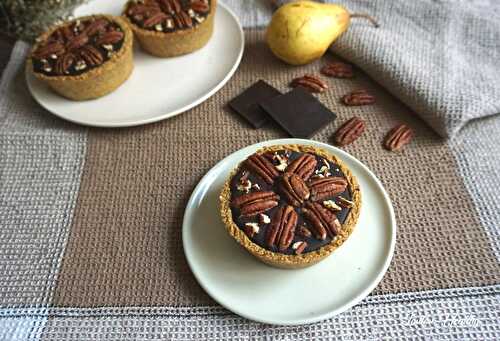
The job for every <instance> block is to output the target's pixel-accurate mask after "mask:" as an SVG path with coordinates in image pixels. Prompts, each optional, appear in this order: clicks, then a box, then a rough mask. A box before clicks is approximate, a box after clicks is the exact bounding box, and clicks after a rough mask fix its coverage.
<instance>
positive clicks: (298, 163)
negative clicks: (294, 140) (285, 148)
mask: <svg viewBox="0 0 500 341" xmlns="http://www.w3.org/2000/svg"><path fill="white" fill-rule="evenodd" d="M317 164H318V161H317V160H316V158H315V157H314V156H313V155H311V154H302V155H301V156H299V157H298V158H296V159H295V160H293V161H292V162H291V163H290V164H289V165H288V167H287V169H286V171H287V172H288V173H295V174H297V175H298V176H299V177H300V178H302V180H304V181H307V180H309V178H310V177H311V175H312V174H313V173H314V169H315V168H316V165H317Z"/></svg>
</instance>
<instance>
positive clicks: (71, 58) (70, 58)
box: [56, 53, 75, 75]
mask: <svg viewBox="0 0 500 341" xmlns="http://www.w3.org/2000/svg"><path fill="white" fill-rule="evenodd" d="M74 62H75V55H74V54H72V53H65V54H63V55H62V57H61V58H59V59H58V60H57V62H56V72H57V74H59V75H63V74H65V73H66V72H67V71H68V70H69V68H70V67H71V65H73V63H74Z"/></svg>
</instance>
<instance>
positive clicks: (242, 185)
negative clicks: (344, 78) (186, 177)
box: [220, 145, 361, 268]
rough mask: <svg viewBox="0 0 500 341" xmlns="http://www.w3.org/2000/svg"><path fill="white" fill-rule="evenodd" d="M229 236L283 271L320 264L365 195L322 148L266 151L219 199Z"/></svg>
mask: <svg viewBox="0 0 500 341" xmlns="http://www.w3.org/2000/svg"><path fill="white" fill-rule="evenodd" d="M220 200H221V215H222V220H223V222H224V224H225V225H226V228H227V230H228V231H229V233H230V234H231V236H232V237H233V238H234V239H236V241H238V243H240V244H241V245H242V246H243V247H244V248H245V249H246V250H247V251H249V252H250V253H251V254H253V255H254V256H256V257H257V258H259V259H260V260H261V261H263V262H265V263H267V264H270V265H273V266H277V267H282V268H302V267H306V266H309V265H312V264H315V263H317V262H319V261H320V260H322V259H324V258H325V257H327V256H328V255H330V254H331V253H332V252H333V251H334V250H335V249H336V248H337V247H339V246H340V245H342V243H344V241H345V240H346V239H347V238H348V237H349V235H350V234H351V232H352V230H353V228H354V226H355V225H356V222H357V220H358V216H359V212H360V207H361V195H360V191H359V186H358V183H357V181H356V178H355V177H354V176H353V175H352V173H351V171H350V170H349V169H348V168H347V167H346V166H345V164H344V163H343V162H342V161H341V160H339V159H338V158H336V157H335V156H333V155H331V154H330V153H328V152H326V151H324V150H323V149H320V148H315V147H312V146H303V145H281V146H272V147H265V148H262V149H261V150H259V151H257V152H256V153H255V154H252V155H250V156H249V157H248V158H247V159H246V160H244V161H243V162H242V163H240V165H239V166H238V167H237V168H236V169H235V170H234V171H233V172H232V173H231V176H230V177H229V179H228V180H227V181H226V183H225V184H224V187H223V190H222V193H221V196H220Z"/></svg>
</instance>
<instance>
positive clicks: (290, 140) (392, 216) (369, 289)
mask: <svg viewBox="0 0 500 341" xmlns="http://www.w3.org/2000/svg"><path fill="white" fill-rule="evenodd" d="M293 143H296V144H309V145H311V144H312V145H317V146H319V147H323V148H333V149H335V151H336V152H338V153H339V154H340V155H341V156H347V157H351V158H353V159H354V160H355V161H356V162H358V163H359V165H360V166H361V168H363V169H364V170H365V171H366V172H367V173H368V174H369V175H371V177H372V179H373V180H374V181H375V183H376V184H377V185H378V187H379V189H380V190H381V192H382V195H383V197H384V200H385V203H386V205H387V206H388V208H389V215H390V217H389V218H390V221H391V234H390V238H391V240H390V246H389V250H387V253H386V255H387V256H386V258H385V261H384V264H383V266H382V271H380V272H379V273H378V275H377V276H376V277H375V278H374V279H373V280H372V281H371V282H370V284H369V285H368V286H367V287H366V288H365V289H364V290H363V291H361V292H360V293H359V294H358V295H357V296H356V297H355V298H354V299H353V300H351V301H350V302H349V303H347V304H345V305H343V306H341V307H340V308H338V309H334V310H332V311H330V312H328V313H324V314H318V315H316V316H313V317H310V318H304V319H300V320H293V321H281V320H270V319H260V318H258V317H255V316H250V315H248V314H246V313H244V312H241V311H239V309H237V308H235V309H233V307H229V306H227V305H226V304H223V303H222V302H220V301H219V300H218V299H217V298H216V297H214V295H212V293H211V291H210V290H209V289H208V288H207V287H206V286H205V285H204V284H203V283H202V282H201V281H200V278H199V276H198V274H197V272H196V271H195V270H194V269H193V265H192V263H191V260H190V258H189V257H188V253H189V252H188V251H187V249H186V244H185V243H186V233H187V232H186V229H187V228H186V224H187V223H186V221H187V220H188V219H189V218H188V214H187V209H185V210H184V216H183V220H182V247H183V249H184V256H185V257H186V260H187V262H188V265H189V268H190V269H191V271H192V273H193V275H194V277H195V278H196V281H197V282H198V284H200V286H201V287H202V288H203V290H205V292H206V293H207V294H208V295H209V296H210V297H211V298H212V299H214V301H216V302H217V303H219V304H220V305H221V306H223V307H224V308H226V309H228V310H230V311H232V312H233V313H235V314H237V315H239V316H242V317H244V318H247V319H249V320H252V321H256V322H261V323H268V324H273V325H281V326H295V325H303V324H310V323H315V322H319V321H323V320H326V319H328V318H331V317H333V316H335V315H338V314H341V313H343V312H344V311H346V310H348V309H350V308H352V307H353V306H355V305H357V304H358V303H359V302H361V301H362V300H363V299H364V298H365V297H367V296H368V295H369V294H370V293H371V292H372V291H373V290H374V289H375V288H376V287H377V285H378V284H379V283H380V281H381V280H382V278H383V277H384V276H385V274H386V272H387V269H388V268H389V266H390V264H391V262H392V258H393V256H394V250H395V246H396V228H397V227H396V216H395V214H394V208H393V206H392V202H391V200H390V198H389V194H388V193H387V191H386V190H385V188H384V186H383V185H382V183H381V182H380V180H379V179H378V178H377V176H375V174H373V172H372V171H371V170H370V169H369V168H368V167H366V166H365V165H364V164H363V163H362V162H361V161H359V160H358V159H357V158H355V157H354V156H352V155H351V154H349V153H347V152H345V151H343V150H341V149H339V148H337V147H335V146H331V145H328V144H326V143H323V142H319V141H315V140H305V139H295V138H287V139H275V140H267V141H263V142H258V143H255V144H252V145H250V146H246V147H244V148H242V149H239V150H237V151H235V152H233V153H231V154H229V155H227V156H226V157H225V158H223V159H222V160H220V161H219V162H217V163H216V164H215V165H214V166H213V167H212V168H211V169H210V170H209V171H208V172H207V173H206V174H205V175H204V176H203V177H202V178H201V179H200V181H199V182H198V184H197V185H196V187H195V188H194V190H193V191H192V193H191V196H190V198H189V201H188V203H187V204H186V208H187V207H191V206H193V202H194V200H195V197H194V193H196V192H197V191H199V189H200V187H201V185H202V183H203V182H204V181H206V180H205V179H206V178H209V177H211V176H212V173H214V172H215V169H217V168H218V167H219V166H220V165H221V164H222V163H223V162H225V160H227V159H228V158H230V157H232V156H234V155H235V154H237V153H239V152H243V151H247V150H252V149H254V148H257V149H258V148H260V147H262V146H269V145H275V144H293Z"/></svg>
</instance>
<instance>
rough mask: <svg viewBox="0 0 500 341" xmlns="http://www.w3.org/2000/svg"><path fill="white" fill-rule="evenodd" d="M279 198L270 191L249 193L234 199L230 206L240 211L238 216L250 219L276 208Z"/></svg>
mask: <svg viewBox="0 0 500 341" xmlns="http://www.w3.org/2000/svg"><path fill="white" fill-rule="evenodd" d="M279 198H280V197H279V195H277V194H276V193H274V192H272V191H263V192H251V193H247V194H243V195H240V196H239V197H236V198H234V199H233V201H232V203H231V204H232V206H233V207H235V208H237V209H239V210H240V216H242V217H252V216H255V215H257V214H259V213H264V212H265V211H267V210H269V209H271V208H273V207H276V206H278V200H279Z"/></svg>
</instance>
